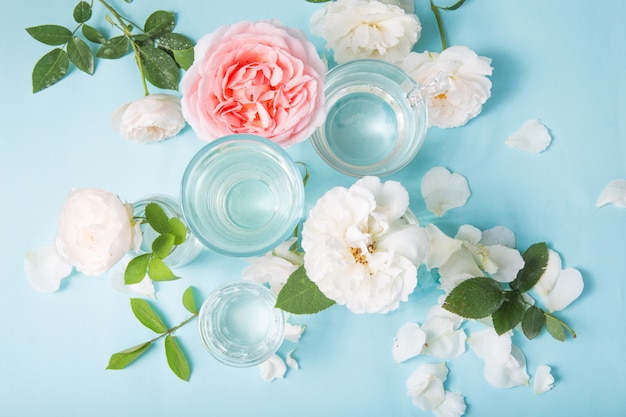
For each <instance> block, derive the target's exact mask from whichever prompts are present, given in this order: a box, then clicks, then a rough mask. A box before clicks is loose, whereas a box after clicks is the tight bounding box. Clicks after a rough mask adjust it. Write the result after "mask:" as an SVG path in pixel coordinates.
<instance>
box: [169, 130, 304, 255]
mask: <svg viewBox="0 0 626 417" xmlns="http://www.w3.org/2000/svg"><path fill="white" fill-rule="evenodd" d="M181 201H182V208H183V213H184V215H185V218H186V220H187V223H188V224H189V228H190V229H191V231H192V232H193V233H194V234H195V235H196V237H197V238H198V240H200V242H202V243H203V244H204V245H205V246H207V247H208V248H210V249H212V250H214V251H216V252H219V253H222V254H224V255H229V256H238V257H247V256H254V255H260V254H263V253H265V252H268V251H270V250H271V249H273V248H275V247H276V246H278V244H280V243H281V242H283V241H284V240H285V239H287V238H288V237H289V236H290V235H291V234H292V233H293V230H294V228H295V226H296V225H297V224H298V222H299V221H300V218H301V216H302V210H303V206H304V185H303V182H302V175H301V174H300V171H299V170H298V168H297V167H296V165H295V163H294V162H293V160H292V159H291V157H290V156H289V155H288V154H287V153H286V152H285V150H284V149H282V148H281V147H280V146H278V145H276V144H275V143H274V142H271V141H269V140H267V139H264V138H261V137H258V136H255V135H247V134H241V135H230V136H226V137H223V138H221V139H218V140H216V141H213V142H211V143H209V144H208V145H206V146H205V147H203V148H202V149H201V150H200V151H199V152H198V153H197V154H196V155H195V156H194V157H193V158H192V160H191V162H189V165H188V166H187V169H186V170H185V173H184V175H183V180H182V189H181Z"/></svg>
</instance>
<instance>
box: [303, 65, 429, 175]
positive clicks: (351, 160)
mask: <svg viewBox="0 0 626 417" xmlns="http://www.w3.org/2000/svg"><path fill="white" fill-rule="evenodd" d="M324 94H325V107H326V112H327V116H326V121H325V123H324V124H322V125H321V126H320V127H319V128H318V129H317V130H316V131H315V132H314V133H313V136H312V138H311V143H312V144H313V147H314V148H315V150H316V151H317V153H318V154H319V155H320V157H321V158H322V159H323V160H324V161H325V162H326V163H327V164H329V165H330V166H331V167H333V168H334V169H336V170H337V171H339V172H342V173H344V174H347V175H351V176H355V177H361V176H365V175H377V176H384V175H389V174H392V173H394V172H396V171H398V170H400V169H401V168H403V167H404V166H406V165H407V164H408V163H409V162H411V160H412V159H413V158H414V157H415V155H417V152H418V151H419V149H420V147H421V146H422V143H423V142H424V137H425V135H426V130H427V110H426V104H425V101H424V99H423V97H422V94H421V92H420V87H419V86H418V84H417V83H416V82H415V81H414V80H413V79H412V78H411V77H410V76H409V75H408V74H406V73H405V72H404V71H403V70H401V69H400V68H398V67H397V66H395V65H392V64H389V63H387V62H384V61H379V60H369V59H366V60H357V61H352V62H348V63H345V64H341V65H338V66H337V67H335V68H333V69H332V70H330V71H329V72H328V74H327V76H326V83H325V86H324Z"/></svg>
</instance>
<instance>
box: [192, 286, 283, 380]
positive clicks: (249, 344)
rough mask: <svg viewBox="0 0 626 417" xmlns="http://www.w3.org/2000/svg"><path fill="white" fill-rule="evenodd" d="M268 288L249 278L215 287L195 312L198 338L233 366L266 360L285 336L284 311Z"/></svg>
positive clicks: (222, 359) (252, 364)
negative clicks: (198, 310)
mask: <svg viewBox="0 0 626 417" xmlns="http://www.w3.org/2000/svg"><path fill="white" fill-rule="evenodd" d="M275 304H276V296H275V295H274V293H272V291H271V290H270V289H269V288H267V287H265V286H263V285H261V284H259V283H256V282H253V281H243V280H239V281H231V282H227V283H226V284H223V285H221V286H220V287H218V288H217V289H215V290H214V291H213V292H211V294H209V296H208V297H207V299H206V300H205V301H204V303H203V304H202V307H201V308H200V313H199V315H198V327H199V331H200V337H201V338H202V342H203V343H204V345H205V347H206V348H207V350H208V351H209V353H210V354H211V355H212V356H213V357H214V358H215V359H217V360H218V361H220V362H222V363H224V364H226V365H229V366H234V367H240V368H242V367H249V366H254V365H258V364H260V363H262V362H264V361H265V360H267V359H269V358H270V356H272V355H273V354H274V353H275V352H276V351H277V350H278V348H279V347H280V345H281V344H282V342H283V338H284V336H285V314H284V313H283V311H282V310H279V309H277V308H275V307H274V305H275Z"/></svg>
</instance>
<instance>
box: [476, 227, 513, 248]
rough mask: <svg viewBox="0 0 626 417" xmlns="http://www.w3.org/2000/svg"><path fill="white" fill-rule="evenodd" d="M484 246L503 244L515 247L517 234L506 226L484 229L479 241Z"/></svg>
mask: <svg viewBox="0 0 626 417" xmlns="http://www.w3.org/2000/svg"><path fill="white" fill-rule="evenodd" d="M479 243H480V244H481V245H484V246H492V245H502V246H506V247H508V248H515V234H514V233H513V232H512V231H511V229H509V228H507V227H504V226H496V227H492V228H491V229H487V230H485V231H483V233H482V237H481V239H480V242H479Z"/></svg>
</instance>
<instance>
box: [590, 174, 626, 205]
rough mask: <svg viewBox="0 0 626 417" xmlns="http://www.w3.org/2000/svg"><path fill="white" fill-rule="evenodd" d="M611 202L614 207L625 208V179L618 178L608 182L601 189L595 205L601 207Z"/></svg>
mask: <svg viewBox="0 0 626 417" xmlns="http://www.w3.org/2000/svg"><path fill="white" fill-rule="evenodd" d="M611 203H612V204H613V205H614V206H615V207H618V208H626V180H623V179H618V180H613V181H611V182H609V183H608V184H607V185H606V187H604V189H603V190H602V193H601V194H600V197H599V198H598V201H597V202H596V206H597V207H602V206H604V205H606V204H611Z"/></svg>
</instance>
